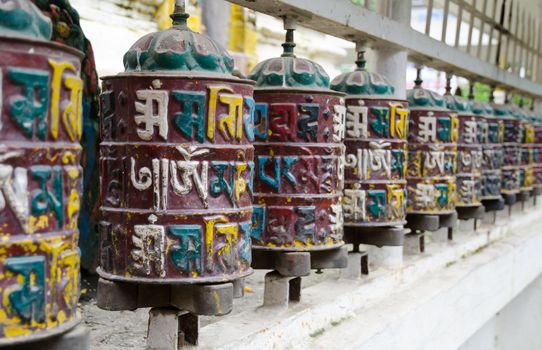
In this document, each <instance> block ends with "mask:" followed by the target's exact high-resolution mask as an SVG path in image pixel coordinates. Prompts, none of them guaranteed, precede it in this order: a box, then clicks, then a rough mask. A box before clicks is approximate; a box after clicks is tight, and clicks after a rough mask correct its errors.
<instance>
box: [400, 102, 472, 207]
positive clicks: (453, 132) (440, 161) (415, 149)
mask: <svg viewBox="0 0 542 350" xmlns="http://www.w3.org/2000/svg"><path fill="white" fill-rule="evenodd" d="M458 138H459V119H458V117H457V115H456V114H455V113H452V112H450V111H448V110H444V109H441V110H438V109H435V110H429V109H422V108H413V109H411V111H410V123H409V132H408V164H407V183H408V200H407V212H408V213H413V214H414V213H420V214H431V213H435V214H447V213H451V212H453V211H454V210H455V203H456V188H457V187H456V182H455V181H456V172H457V168H458V152H457V142H458ZM465 190H468V191H474V190H475V187H474V186H471V187H469V188H466V189H465Z"/></svg>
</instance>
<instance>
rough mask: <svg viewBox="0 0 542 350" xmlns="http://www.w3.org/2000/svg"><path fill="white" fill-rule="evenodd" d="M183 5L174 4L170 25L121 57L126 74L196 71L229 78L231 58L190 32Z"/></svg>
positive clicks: (217, 47) (203, 37)
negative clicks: (223, 75) (134, 72)
mask: <svg viewBox="0 0 542 350" xmlns="http://www.w3.org/2000/svg"><path fill="white" fill-rule="evenodd" d="M188 17H189V15H188V14H187V13H185V12H184V5H176V7H175V11H174V13H173V14H172V15H171V18H172V19H173V26H172V27H171V28H169V29H166V30H164V31H160V32H155V33H150V34H147V35H145V36H144V37H142V38H141V39H139V40H138V41H136V43H135V44H134V45H132V47H131V48H130V49H129V50H128V52H126V54H125V55H124V68H125V69H126V71H185V72H186V71H197V72H208V73H218V74H226V75H231V73H232V72H233V68H234V61H233V58H232V57H231V56H230V54H229V53H228V51H226V49H224V48H223V47H222V46H221V45H219V44H218V43H216V42H214V41H213V40H211V39H210V38H209V37H208V36H206V35H203V34H200V33H196V32H193V31H191V30H190V29H189V28H188V26H187V23H186V20H187V19H188Z"/></svg>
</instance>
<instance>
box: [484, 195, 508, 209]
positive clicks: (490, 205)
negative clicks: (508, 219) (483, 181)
mask: <svg viewBox="0 0 542 350" xmlns="http://www.w3.org/2000/svg"><path fill="white" fill-rule="evenodd" d="M482 204H483V205H484V207H485V209H486V212H490V211H501V210H503V209H504V199H503V198H497V199H483V200H482Z"/></svg>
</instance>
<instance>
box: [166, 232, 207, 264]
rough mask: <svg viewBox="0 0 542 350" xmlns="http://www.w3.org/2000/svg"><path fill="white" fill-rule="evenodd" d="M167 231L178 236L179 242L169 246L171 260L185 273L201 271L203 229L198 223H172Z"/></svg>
mask: <svg viewBox="0 0 542 350" xmlns="http://www.w3.org/2000/svg"><path fill="white" fill-rule="evenodd" d="M169 232H170V233H171V234H172V235H173V236H175V237H178V238H179V244H178V245H173V246H172V247H171V261H172V262H173V264H174V265H175V266H177V267H178V268H179V269H181V270H182V271H184V272H186V273H190V272H192V271H194V270H195V271H197V272H200V273H201V272H202V271H203V268H202V266H203V264H202V262H201V257H202V256H201V237H202V235H203V230H202V229H201V226H200V225H173V226H170V228H169Z"/></svg>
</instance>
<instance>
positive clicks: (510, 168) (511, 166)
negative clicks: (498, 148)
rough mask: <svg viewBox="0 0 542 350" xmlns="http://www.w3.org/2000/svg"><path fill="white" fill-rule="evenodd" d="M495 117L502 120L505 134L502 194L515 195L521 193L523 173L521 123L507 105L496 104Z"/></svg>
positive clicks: (494, 106) (494, 107)
mask: <svg viewBox="0 0 542 350" xmlns="http://www.w3.org/2000/svg"><path fill="white" fill-rule="evenodd" d="M493 109H494V111H495V115H496V116H497V117H499V118H501V119H502V121H503V126H504V133H503V166H502V185H501V193H502V194H504V195H515V194H518V193H519V192H520V173H521V152H520V148H519V143H520V142H521V136H522V135H521V134H522V132H521V122H520V120H519V119H517V118H515V117H514V116H513V115H512V111H511V110H510V108H509V107H508V106H506V105H499V104H494V105H493Z"/></svg>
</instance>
